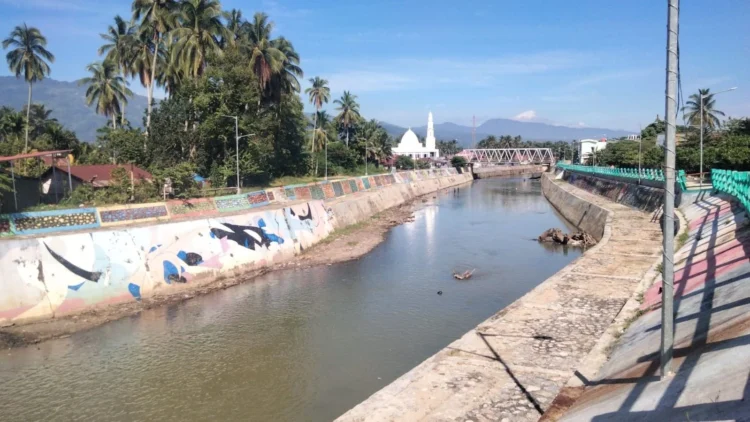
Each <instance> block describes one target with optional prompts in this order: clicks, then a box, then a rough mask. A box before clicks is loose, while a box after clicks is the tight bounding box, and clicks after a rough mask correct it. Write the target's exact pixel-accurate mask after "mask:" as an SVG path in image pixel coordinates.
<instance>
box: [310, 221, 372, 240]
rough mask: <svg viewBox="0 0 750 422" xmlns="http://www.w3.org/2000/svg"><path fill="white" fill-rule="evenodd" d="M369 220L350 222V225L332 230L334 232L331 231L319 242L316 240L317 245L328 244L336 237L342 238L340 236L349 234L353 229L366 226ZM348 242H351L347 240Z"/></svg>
mask: <svg viewBox="0 0 750 422" xmlns="http://www.w3.org/2000/svg"><path fill="white" fill-rule="evenodd" d="M369 222H370V220H366V221H360V222H359V223H355V224H351V225H349V226H346V227H344V228H341V229H337V230H334V232H333V233H331V234H330V235H328V237H326V238H325V239H323V240H321V241H320V242H318V245H327V244H330V243H331V242H335V241H336V240H338V239H340V238H342V237H344V236H346V235H349V234H351V233H352V232H354V231H357V230H359V229H361V228H364V227H365V226H367V224H368V223H369ZM348 243H349V244H350V243H352V242H348ZM354 244H355V245H356V244H357V242H356V241H355V242H354ZM350 246H352V245H350Z"/></svg>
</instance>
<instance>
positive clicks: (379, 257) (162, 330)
mask: <svg viewBox="0 0 750 422" xmlns="http://www.w3.org/2000/svg"><path fill="white" fill-rule="evenodd" d="M420 202H421V201H420ZM550 227H567V229H568V230H572V227H571V226H570V225H568V224H567V223H566V222H564V220H563V218H562V217H561V216H559V214H557V213H556V211H555V210H554V209H553V208H552V206H551V205H550V204H549V203H548V202H547V201H546V200H545V199H544V197H543V196H542V194H541V184H540V183H539V181H538V180H528V179H523V178H516V179H485V180H480V181H477V182H474V183H473V184H472V185H467V186H463V187H461V188H457V189H453V188H451V189H449V190H448V191H447V192H441V193H439V194H437V197H436V198H429V199H428V201H427V202H426V203H421V204H420V207H419V209H418V210H417V211H416V213H415V220H414V221H413V222H410V223H406V224H403V225H401V226H398V227H395V228H393V230H391V232H390V233H389V235H388V237H387V239H386V240H385V241H384V242H383V243H382V244H381V245H379V246H378V247H377V248H376V249H375V250H373V251H372V252H371V253H369V254H368V255H366V256H364V257H363V258H361V259H359V260H356V261H352V262H347V263H342V264H336V265H331V266H321V267H316V268H313V269H307V270H297V271H295V270H288V271H280V272H275V273H270V274H267V275H265V276H262V277H259V278H256V279H255V280H253V281H251V282H247V283H244V284H240V285H237V286H234V287H231V288H229V289H226V290H223V291H219V292H214V293H211V294H208V295H206V296H202V297H198V298H195V299H192V300H189V301H187V302H184V303H181V304H177V305H173V306H166V307H163V308H158V309H152V310H148V311H145V312H142V313H141V314H139V315H136V316H132V317H129V318H125V319H122V320H119V321H115V322H112V323H108V324H106V325H103V326H101V327H98V328H95V329H93V330H90V331H86V332H81V333H78V334H75V335H72V336H70V337H68V338H64V339H57V340H52V341H48V342H45V343H42V344H39V345H37V346H31V347H27V348H22V349H12V350H8V351H5V352H2V354H0V415H2V420H3V421H6V422H8V421H32V420H45V421H47V420H79V421H103V420H118V421H134V420H144V421H145V420H160V421H204V420H258V421H270V420H273V421H293V420H295V421H296V420H305V421H325V420H331V419H334V418H335V417H337V416H339V415H341V414H342V413H344V412H346V411H347V410H348V409H349V408H351V407H353V406H355V405H356V404H358V403H359V402H361V401H362V400H364V399H366V398H367V397H369V396H370V395H371V394H373V393H375V392H376V391H377V390H379V389H380V388H382V387H384V386H385V385H387V384H389V383H390V382H391V381H393V380H394V379H396V378H398V377H399V376H400V375H402V374H404V373H405V372H407V371H409V370H410V369H411V368H413V367H414V366H416V365H418V364H419V363H420V362H422V361H423V360H424V359H426V358H428V357H429V356H431V355H432V354H434V353H435V352H437V351H438V350H440V349H441V348H443V347H445V346H446V345H448V344H449V343H450V342H452V341H453V340H455V339H456V338H458V337H460V336H461V335H463V334H464V333H465V332H467V331H468V330H470V329H472V328H473V327H474V326H476V325H477V324H479V323H480V322H482V321H483V320H485V319H487V318H488V317H490V316H491V315H492V314H494V313H495V312H497V311H498V310H500V309H502V308H503V307H505V306H507V305H509V304H510V303H512V302H513V301H514V300H516V299H518V298H519V297H521V296H522V295H523V294H524V293H526V292H528V291H529V290H531V289H532V288H533V287H535V286H536V285H538V284H539V283H540V282H542V281H544V280H545V279H546V278H547V277H549V276H551V275H552V274H554V273H555V272H557V271H558V270H560V269H561V268H563V267H564V266H565V265H567V264H568V263H569V262H570V261H572V260H573V259H575V258H576V257H578V256H579V255H580V254H581V251H580V250H578V249H572V248H563V247H560V246H551V245H540V244H538V243H537V242H536V241H531V239H532V238H535V237H536V236H538V235H539V234H540V233H541V232H542V231H544V230H546V229H548V228H550ZM466 268H469V269H470V268H476V273H475V275H474V277H472V278H471V279H470V280H468V281H458V280H455V279H454V278H453V277H452V275H451V274H452V270H454V269H466ZM439 291H441V292H442V294H441V295H439V294H437V293H438V292H439Z"/></svg>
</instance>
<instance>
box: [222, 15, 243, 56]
mask: <svg viewBox="0 0 750 422" xmlns="http://www.w3.org/2000/svg"><path fill="white" fill-rule="evenodd" d="M222 16H223V17H224V20H225V21H226V24H225V25H224V26H225V27H226V28H227V31H228V37H227V38H226V39H223V40H222V46H221V47H222V48H226V47H227V46H228V45H230V44H234V43H235V42H236V41H237V40H239V39H240V38H242V35H243V34H244V33H245V30H246V29H247V21H246V20H245V19H244V18H243V17H242V11H241V10H237V9H232V10H230V11H225V12H223V13H222Z"/></svg>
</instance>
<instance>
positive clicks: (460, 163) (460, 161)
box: [451, 156, 468, 168]
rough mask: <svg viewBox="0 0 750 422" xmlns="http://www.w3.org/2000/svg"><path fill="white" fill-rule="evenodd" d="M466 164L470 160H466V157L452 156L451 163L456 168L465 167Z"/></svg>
mask: <svg viewBox="0 0 750 422" xmlns="http://www.w3.org/2000/svg"><path fill="white" fill-rule="evenodd" d="M466 164H468V161H466V158H465V157H460V156H456V157H453V158H451V165H452V166H453V167H456V168H459V167H464V166H466Z"/></svg>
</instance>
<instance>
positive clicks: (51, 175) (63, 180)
mask: <svg viewBox="0 0 750 422" xmlns="http://www.w3.org/2000/svg"><path fill="white" fill-rule="evenodd" d="M116 168H123V169H125V171H126V172H127V173H128V175H132V177H133V182H134V183H139V182H141V181H144V180H145V181H149V182H150V181H151V180H153V178H154V177H153V176H152V175H151V173H149V172H147V171H146V170H143V169H142V168H140V167H138V166H136V165H133V164H120V165H115V164H101V165H87V166H70V181H72V185H73V189H74V190H75V188H76V187H78V186H79V185H81V184H87V185H91V186H93V187H94V188H102V187H106V186H109V184H110V182H111V180H112V171H113V170H114V169H116ZM68 180H69V178H68V169H67V167H62V166H54V167H51V168H50V169H49V170H47V171H46V172H44V174H43V175H42V177H41V181H42V193H43V194H45V195H55V194H58V195H62V194H64V193H65V192H67V190H68Z"/></svg>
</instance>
